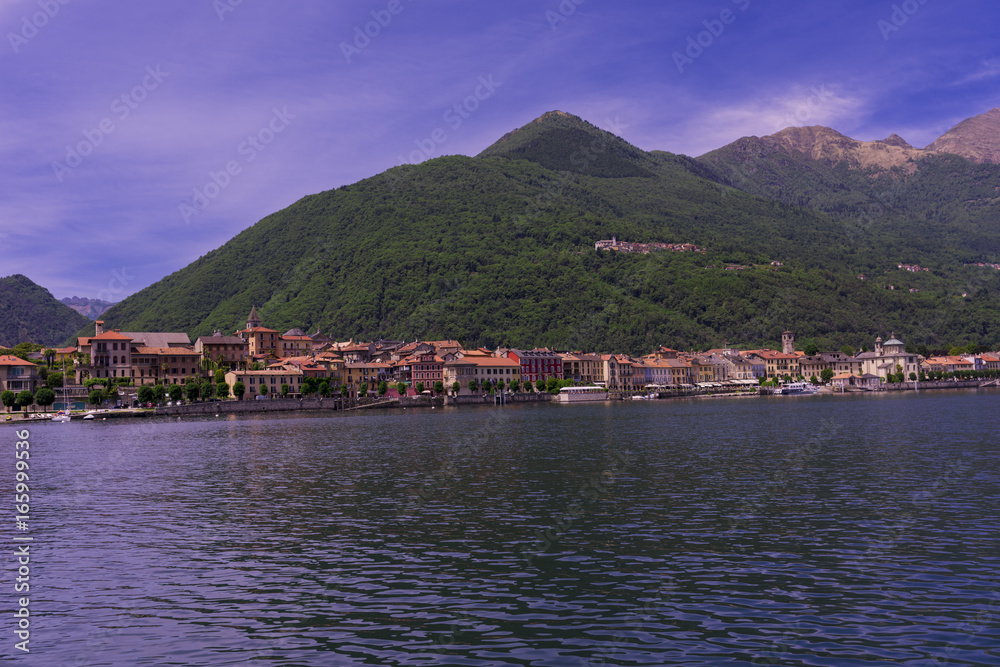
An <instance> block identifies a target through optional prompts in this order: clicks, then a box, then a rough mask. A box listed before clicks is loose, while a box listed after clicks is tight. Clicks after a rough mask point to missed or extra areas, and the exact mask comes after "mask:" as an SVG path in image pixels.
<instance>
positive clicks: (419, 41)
mask: <svg viewBox="0 0 1000 667" xmlns="http://www.w3.org/2000/svg"><path fill="white" fill-rule="evenodd" d="M373 12H374V14H373ZM998 19H1000V7H997V5H996V3H995V2H987V1H986V0H967V1H965V2H959V3H954V2H952V3H947V2H943V0H907V1H906V2H898V3H896V4H895V5H894V4H893V3H891V2H885V3H882V2H871V1H870V0H866V1H864V2H862V1H860V0H844V1H842V2H836V3H803V2H792V1H791V0H717V1H715V2H705V1H704V0H702V1H700V2H694V1H693V0H676V1H674V2H669V3H664V2H654V1H652V0H642V1H633V2H608V1H607V0H563V1H562V2H560V1H559V0H549V1H545V0H539V1H535V2H529V1H527V0H508V1H507V2H503V3H470V2H457V1H451V0H439V1H435V0H372V1H364V2H362V1H357V0H339V1H338V2H319V1H318V0H299V1H298V2H293V3H278V2H262V1H261V0H175V1H171V2H158V3H152V2H135V3H133V2H109V1H107V0H0V32H2V33H3V35H4V40H3V44H2V45H0V54H2V55H0V91H2V95H0V184H2V185H0V247H2V249H3V252H2V254H0V256H2V260H0V262H2V264H0V276H4V275H10V274H13V273H23V274H25V275H27V276H28V277H29V278H31V279H32V280H34V281H35V282H37V283H39V284H40V285H42V286H44V287H46V288H48V289H49V290H50V291H51V292H52V293H53V295H54V296H56V297H57V298H62V297H66V296H72V295H78V296H85V297H92V298H105V299H108V300H112V301H118V300H120V299H122V298H124V297H125V296H127V295H129V294H131V293H133V292H135V291H138V290H140V289H142V288H143V287H145V286H147V285H149V284H152V283H154V282H156V281H158V280H160V279H161V278H163V277H164V276H166V275H168V274H170V273H172V272H174V271H177V270H179V269H181V268H183V267H184V266H186V265H187V264H189V263H190V262H191V261H193V260H195V259H197V258H198V257H200V256H201V255H204V254H205V253H207V252H208V251H210V250H212V249H214V248H216V247H218V246H220V245H222V244H223V243H225V242H226V241H227V240H228V239H230V238H232V237H233V236H234V235H236V234H237V233H239V232H240V231H241V230H243V229H245V228H246V227H248V226H250V225H252V224H253V223H254V222H256V221H257V220H259V219H260V218H262V217H264V216H266V215H267V214H269V213H272V212H274V211H276V210H279V209H281V208H284V207H285V206H288V205H290V204H292V203H293V202H294V201H296V200H297V199H299V198H300V197H302V196H304V195H308V194H313V193H316V192H321V191H323V190H328V189H331V188H334V187H337V186H340V185H344V184H348V183H353V182H355V181H358V180H360V179H362V178H366V177H368V176H373V175H375V174H378V173H380V172H382V171H384V170H385V169H387V168H389V167H392V166H394V165H397V164H400V163H402V162H404V161H406V162H410V161H413V160H414V159H415V158H419V159H421V160H422V159H423V158H424V156H427V157H438V156H440V155H447V154H456V153H458V154H464V155H475V154H476V153H478V152H479V151H481V150H482V149H484V148H485V147H486V146H488V145H489V144H491V143H492V142H493V141H495V140H496V139H497V138H499V137H500V136H501V135H502V134H504V133H505V132H507V131H510V130H512V129H514V128H516V127H519V126H521V125H523V124H525V123H527V122H528V121H530V120H532V119H534V118H536V117H537V116H539V115H541V114H542V113H544V112H546V111H550V110H553V109H560V110H563V111H567V112H570V113H573V114H576V115H579V116H582V117H583V118H585V119H587V120H589V121H590V122H592V123H594V124H595V125H598V126H601V127H604V128H608V129H611V128H612V127H616V128H617V131H618V133H620V134H621V135H622V136H623V137H624V138H625V139H627V140H628V141H630V142H632V143H633V144H635V145H636V146H639V147H640V148H643V149H646V150H654V149H660V150H668V151H672V152H675V153H684V154H687V155H700V154H702V153H704V152H706V151H708V150H711V149H713V148H717V147H719V146H722V145H724V144H726V143H729V142H731V141H733V140H735V139H738V138H739V137H741V136H746V135H766V134H772V133H774V132H775V131H777V130H779V129H781V128H783V127H786V126H789V125H828V126H831V127H833V128H835V129H837V130H839V131H840V132H843V133H844V134H847V135H849V136H852V137H854V138H856V139H864V140H871V139H880V138H884V137H886V136H888V135H889V134H891V133H893V132H896V133H898V134H900V135H901V136H902V137H903V138H904V139H906V140H907V141H909V142H910V143H912V144H913V145H915V146H925V145H927V144H928V143H930V142H931V141H932V140H933V139H935V138H936V137H937V136H939V135H940V134H942V133H943V132H945V131H947V130H948V129H949V128H950V127H952V126H953V125H954V124H956V123H958V122H959V121H961V120H963V119H964V118H967V117H969V116H973V115H977V114H980V113H983V112H985V111H987V110H989V109H990V108H992V107H995V106H1000V95H998V89H997V84H998V83H1000V46H998V40H997V38H996V35H997V31H996V25H997V24H998ZM376 20H381V22H382V24H384V25H379V24H378V23H375V21H376ZM366 29H367V31H368V32H369V33H370V34H372V35H374V36H373V37H368V36H365V37H364V38H359V37H358V33H359V32H361V33H364V31H366ZM356 40H357V41H356ZM699 41H700V42H701V44H700V45H698V42H699ZM484 81H485V82H487V83H486V84H484V83H482V82H484ZM487 84H488V85H487ZM477 93H478V94H479V97H480V98H484V99H476V98H475V95H476V94H477ZM470 96H473V97H471V98H470ZM456 104H458V105H463V104H464V105H465V108H462V107H461V106H460V109H461V115H460V114H459V113H458V112H455V111H454V110H453V109H454V107H455V105H456ZM449 110H451V111H449ZM437 130H440V131H438V132H437V133H435V131H437ZM434 136H436V137H437V139H438V140H439V141H438V142H434V141H433V139H432V137H434ZM421 146H423V147H424V149H423V150H422V149H421V148H420V147H421ZM415 152H417V154H416V155H414V153H415ZM213 174H214V181H213V176H212V175H213ZM196 189H197V190H198V191H199V192H200V193H201V196H200V197H196V196H195V190H196ZM201 197H204V198H201Z"/></svg>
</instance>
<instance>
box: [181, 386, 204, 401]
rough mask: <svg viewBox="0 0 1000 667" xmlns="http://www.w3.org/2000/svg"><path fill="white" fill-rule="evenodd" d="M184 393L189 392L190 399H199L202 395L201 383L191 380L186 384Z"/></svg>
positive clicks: (188, 397)
mask: <svg viewBox="0 0 1000 667" xmlns="http://www.w3.org/2000/svg"><path fill="white" fill-rule="evenodd" d="M184 393H186V394H187V399H188V400H189V401H197V400H198V397H199V396H201V385H200V384H198V383H197V382H191V383H189V384H187V385H185V388H184Z"/></svg>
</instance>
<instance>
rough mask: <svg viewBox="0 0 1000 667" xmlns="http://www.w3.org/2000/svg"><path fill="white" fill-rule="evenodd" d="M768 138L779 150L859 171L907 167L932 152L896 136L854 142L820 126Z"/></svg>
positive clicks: (803, 128)
mask: <svg viewBox="0 0 1000 667" xmlns="http://www.w3.org/2000/svg"><path fill="white" fill-rule="evenodd" d="M768 138H769V139H771V140H772V141H774V142H776V143H777V144H778V146H779V147H780V148H781V149H783V150H794V151H798V152H800V153H803V154H805V155H807V156H809V157H811V158H813V159H814V160H827V161H829V162H847V163H849V164H850V165H851V166H853V167H857V168H862V169H869V168H878V169H890V168H892V167H903V166H909V165H912V162H913V161H914V160H919V159H920V158H922V157H926V156H928V155H933V154H934V152H935V151H931V150H926V149H924V150H922V149H919V148H914V147H913V146H911V145H910V144H908V143H907V142H906V141H904V140H903V138H902V137H900V136H899V135H897V134H893V135H892V136H890V137H889V138H888V139H883V140H882V141H857V140H855V139H851V138H850V137H846V136H844V135H843V134H841V133H839V132H837V131H836V130H831V129H830V128H828V127H822V126H813V127H789V128H787V129H784V130H782V131H781V132H778V133H777V134H774V135H771V136H770V137H768Z"/></svg>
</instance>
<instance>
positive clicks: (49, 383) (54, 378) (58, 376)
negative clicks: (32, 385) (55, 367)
mask: <svg viewBox="0 0 1000 667" xmlns="http://www.w3.org/2000/svg"><path fill="white" fill-rule="evenodd" d="M45 386H46V387H48V388H49V389H58V388H59V387H61V386H63V374H62V373H58V372H52V373H49V374H48V376H47V377H46V378H45Z"/></svg>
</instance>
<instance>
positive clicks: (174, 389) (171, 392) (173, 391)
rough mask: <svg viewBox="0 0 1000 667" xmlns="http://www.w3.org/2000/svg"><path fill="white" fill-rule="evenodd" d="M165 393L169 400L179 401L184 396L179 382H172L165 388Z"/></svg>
mask: <svg viewBox="0 0 1000 667" xmlns="http://www.w3.org/2000/svg"><path fill="white" fill-rule="evenodd" d="M167 395H168V396H170V400H171V401H179V400H181V398H183V397H184V388H183V387H181V386H180V385H179V384H172V385H170V389H168V390H167Z"/></svg>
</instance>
